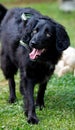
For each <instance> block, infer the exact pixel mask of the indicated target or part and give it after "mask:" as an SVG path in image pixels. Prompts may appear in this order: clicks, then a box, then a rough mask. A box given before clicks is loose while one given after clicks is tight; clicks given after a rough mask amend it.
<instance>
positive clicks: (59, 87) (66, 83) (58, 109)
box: [0, 2, 75, 130]
mask: <svg viewBox="0 0 75 130" xmlns="http://www.w3.org/2000/svg"><path fill="white" fill-rule="evenodd" d="M6 6H7V7H8V8H11V7H13V5H6ZM14 6H21V7H25V6H31V7H33V8H35V9H37V10H39V11H40V12H41V13H43V14H45V15H48V16H50V17H52V18H53V19H55V20H56V21H57V22H60V23H61V24H63V25H64V26H65V27H66V30H67V31H68V34H69V36H70V39H71V45H72V46H74V47H75V12H72V13H64V12H61V11H59V8H58V4H57V3H55V2H54V3H41V4H30V5H27V4H26V5H25V4H22V5H14ZM15 79H16V87H17V90H16V92H17V101H16V103H15V104H12V105H10V104H8V102H7V101H8V96H9V89H8V83H7V81H6V80H5V79H4V76H3V74H2V72H1V70H0V130H75V77H74V76H73V74H72V73H68V74H66V75H65V76H63V77H62V78H58V77H57V76H55V75H53V76H52V78H51V80H50V81H49V82H48V85H47V90H46V93H45V106H46V107H45V108H44V109H43V110H42V111H40V110H39V109H38V108H37V109H36V112H37V116H38V118H39V120H40V122H39V124H38V125H29V124H28V123H27V121H26V117H25V116H24V112H23V101H22V96H21V94H20V92H19V74H18V75H17V76H15ZM37 89H38V86H36V88H35V97H36V92H37Z"/></svg>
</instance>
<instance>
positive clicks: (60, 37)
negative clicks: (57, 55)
mask: <svg viewBox="0 0 75 130" xmlns="http://www.w3.org/2000/svg"><path fill="white" fill-rule="evenodd" d="M69 45H70V39H69V36H68V34H67V32H66V30H65V29H64V27H63V26H62V25H60V24H56V48H57V50H58V51H59V52H62V51H63V50H65V49H67V47H68V46H69Z"/></svg>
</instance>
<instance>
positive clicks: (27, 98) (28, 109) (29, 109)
mask: <svg viewBox="0 0 75 130" xmlns="http://www.w3.org/2000/svg"><path fill="white" fill-rule="evenodd" d="M25 80H26V79H25ZM25 82H26V84H25V86H24V104H25V114H26V116H27V117H28V120H27V121H28V123H32V124H37V123H38V118H37V116H36V112H35V105H34V97H33V94H34V83H33V82H32V81H31V80H30V79H27V80H26V81H25Z"/></svg>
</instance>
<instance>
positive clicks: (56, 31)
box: [25, 18, 70, 60]
mask: <svg viewBox="0 0 75 130" xmlns="http://www.w3.org/2000/svg"><path fill="white" fill-rule="evenodd" d="M32 21H33V22H32ZM27 29H28V34H27V31H26V32H25V41H27V40H28V41H27V42H28V45H29V47H30V48H31V50H32V51H31V52H30V54H29V57H30V59H33V60H34V59H37V58H38V57H40V55H42V54H44V53H46V52H47V50H48V51H49V50H51V49H52V48H55V49H56V50H57V51H58V52H62V51H63V50H65V49H66V48H67V47H68V46H69V44H70V40H69V37H68V35H67V32H66V31H65V29H64V27H63V26H62V25H60V24H58V23H56V22H54V21H52V20H51V19H49V18H48V19H47V18H39V19H38V20H37V19H36V20H34V19H32V20H30V23H29V25H28V26H27ZM55 49H54V50H55Z"/></svg>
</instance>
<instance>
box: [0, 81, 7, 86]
mask: <svg viewBox="0 0 75 130" xmlns="http://www.w3.org/2000/svg"><path fill="white" fill-rule="evenodd" d="M7 84H8V81H6V80H5V81H0V86H5V85H7Z"/></svg>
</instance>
